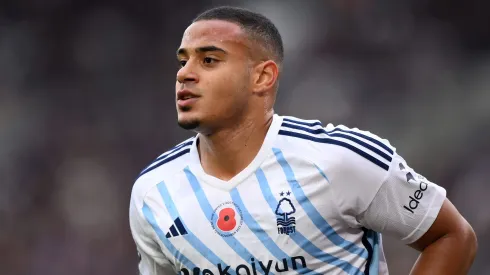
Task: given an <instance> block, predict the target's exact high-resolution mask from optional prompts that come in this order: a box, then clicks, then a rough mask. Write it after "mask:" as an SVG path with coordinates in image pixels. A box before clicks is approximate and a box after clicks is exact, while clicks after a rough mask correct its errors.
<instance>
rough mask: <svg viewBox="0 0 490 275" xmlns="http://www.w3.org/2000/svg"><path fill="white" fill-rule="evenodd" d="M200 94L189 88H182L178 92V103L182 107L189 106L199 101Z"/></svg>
mask: <svg viewBox="0 0 490 275" xmlns="http://www.w3.org/2000/svg"><path fill="white" fill-rule="evenodd" d="M198 98H199V96H198V95H196V94H194V93H193V92H191V91H189V90H180V91H178V92H177V104H178V105H179V106H180V107H189V106H190V105H191V104H193V103H194V102H196V101H197V99H198Z"/></svg>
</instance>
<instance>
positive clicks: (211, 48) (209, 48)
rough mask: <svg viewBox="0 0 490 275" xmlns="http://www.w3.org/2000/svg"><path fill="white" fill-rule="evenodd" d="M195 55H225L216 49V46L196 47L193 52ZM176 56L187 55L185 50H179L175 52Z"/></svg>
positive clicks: (220, 49)
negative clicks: (216, 53)
mask: <svg viewBox="0 0 490 275" xmlns="http://www.w3.org/2000/svg"><path fill="white" fill-rule="evenodd" d="M195 52H196V53H205V52H222V53H224V54H227V52H226V51H225V50H223V49H222V48H218V47H216V46H204V47H198V48H196V50H195ZM177 55H188V50H187V49H185V48H179V49H178V50H177Z"/></svg>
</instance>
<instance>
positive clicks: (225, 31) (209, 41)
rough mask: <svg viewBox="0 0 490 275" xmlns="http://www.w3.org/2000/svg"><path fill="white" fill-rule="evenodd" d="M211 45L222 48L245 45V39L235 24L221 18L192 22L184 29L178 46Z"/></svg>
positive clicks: (189, 47)
mask: <svg viewBox="0 0 490 275" xmlns="http://www.w3.org/2000/svg"><path fill="white" fill-rule="evenodd" d="M211 45H212V46H220V47H224V48H234V47H246V46H247V39H246V35H245V33H244V31H243V30H242V29H241V28H240V26H238V25H237V24H234V23H231V22H227V21H222V20H203V21H198V22H195V23H192V24H191V25H190V26H189V27H188V28H187V29H186V30H185V32H184V35H183V36H182V42H181V45H180V48H186V49H192V48H197V47H201V46H211Z"/></svg>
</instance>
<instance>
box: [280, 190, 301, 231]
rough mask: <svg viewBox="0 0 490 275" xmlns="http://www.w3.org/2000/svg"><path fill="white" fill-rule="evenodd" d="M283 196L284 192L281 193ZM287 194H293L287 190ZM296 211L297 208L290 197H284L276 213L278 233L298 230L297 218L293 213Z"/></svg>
mask: <svg viewBox="0 0 490 275" xmlns="http://www.w3.org/2000/svg"><path fill="white" fill-rule="evenodd" d="M280 194H281V196H283V195H284V192H281V193H280ZM286 194H288V196H289V194H291V192H289V191H288V192H287V193H286ZM294 213H296V208H295V207H294V204H293V202H292V201H291V200H290V199H289V198H282V199H281V200H279V202H278V203H277V207H276V211H275V214H276V215H277V217H276V219H277V233H279V234H286V235H290V234H292V233H294V232H296V218H295V217H294V216H292V214H294Z"/></svg>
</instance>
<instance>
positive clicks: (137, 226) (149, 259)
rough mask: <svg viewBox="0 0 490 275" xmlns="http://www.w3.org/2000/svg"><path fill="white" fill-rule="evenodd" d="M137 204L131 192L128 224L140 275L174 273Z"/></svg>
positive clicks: (135, 197)
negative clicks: (134, 245)
mask: <svg viewBox="0 0 490 275" xmlns="http://www.w3.org/2000/svg"><path fill="white" fill-rule="evenodd" d="M138 204H140V203H138V198H137V196H135V194H134V192H133V194H132V196H131V202H130V207H129V224H130V228H131V234H132V236H133V239H134V242H135V244H136V250H137V255H138V258H139V259H138V260H139V262H138V270H139V273H140V274H141V275H167V274H175V271H174V269H173V266H172V265H171V263H170V262H169V261H168V260H167V258H166V257H165V256H164V254H163V253H162V252H161V250H160V247H159V246H158V244H157V242H156V241H154V239H153V236H154V235H155V234H152V231H151V230H152V229H151V227H150V226H149V224H148V222H147V221H146V220H145V219H144V217H143V214H142V211H140V210H138V209H141V207H140V208H138V207H137V205H138Z"/></svg>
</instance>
